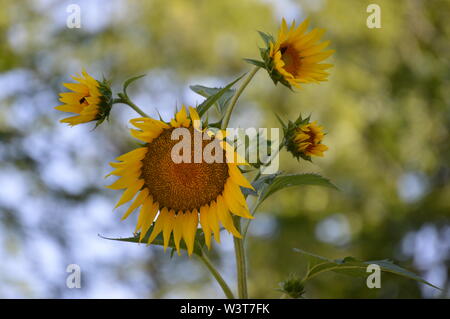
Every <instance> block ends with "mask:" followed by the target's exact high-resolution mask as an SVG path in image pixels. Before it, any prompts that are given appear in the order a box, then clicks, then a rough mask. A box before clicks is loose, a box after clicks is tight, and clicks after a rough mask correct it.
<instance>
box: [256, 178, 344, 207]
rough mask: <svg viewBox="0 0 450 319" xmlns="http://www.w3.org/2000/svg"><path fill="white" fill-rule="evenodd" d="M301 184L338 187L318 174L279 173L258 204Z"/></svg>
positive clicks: (262, 194)
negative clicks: (281, 191)
mask: <svg viewBox="0 0 450 319" xmlns="http://www.w3.org/2000/svg"><path fill="white" fill-rule="evenodd" d="M299 185H317V186H324V187H330V188H333V189H338V188H337V187H336V186H334V185H333V184H332V183H331V182H330V181H329V180H328V179H326V178H323V177H322V176H320V175H317V174H292V175H279V176H276V177H275V178H274V179H273V180H271V182H270V185H269V186H268V187H267V188H266V189H265V191H264V192H262V193H261V195H260V198H259V202H258V206H259V205H260V204H261V203H262V202H263V201H264V200H266V199H267V198H268V197H269V196H270V195H272V194H274V193H276V192H278V191H279V190H282V189H284V188H287V187H291V186H299Z"/></svg>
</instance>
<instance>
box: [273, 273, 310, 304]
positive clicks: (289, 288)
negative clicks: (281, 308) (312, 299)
mask: <svg viewBox="0 0 450 319" xmlns="http://www.w3.org/2000/svg"><path fill="white" fill-rule="evenodd" d="M279 290H280V291H281V292H283V293H284V294H285V295H287V296H288V297H290V298H293V299H300V298H303V294H304V293H305V287H304V286H303V283H302V280H301V279H300V278H298V277H297V276H295V275H290V276H289V278H288V279H286V280H285V281H282V282H280V289H279Z"/></svg>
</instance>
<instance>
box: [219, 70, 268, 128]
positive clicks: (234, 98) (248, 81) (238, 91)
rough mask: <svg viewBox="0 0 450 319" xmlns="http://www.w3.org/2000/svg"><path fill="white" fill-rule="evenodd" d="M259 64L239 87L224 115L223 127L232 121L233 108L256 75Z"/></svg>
mask: <svg viewBox="0 0 450 319" xmlns="http://www.w3.org/2000/svg"><path fill="white" fill-rule="evenodd" d="M258 70H259V66H255V67H254V68H253V70H252V71H251V72H250V73H249V74H248V75H247V77H246V78H245V80H244V82H242V84H241V86H240V87H239V88H238V89H237V91H236V93H235V94H234V95H233V98H232V99H231V101H230V104H229V105H228V108H227V112H226V113H225V116H224V117H223V121H222V125H221V129H226V128H227V127H228V123H229V122H230V118H231V113H233V109H234V107H235V105H236V103H237V101H238V99H239V97H240V96H241V94H242V92H244V90H245V88H246V87H247V85H248V84H249V83H250V81H251V80H252V79H253V77H254V76H255V74H256V72H258Z"/></svg>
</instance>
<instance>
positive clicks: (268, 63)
mask: <svg viewBox="0 0 450 319" xmlns="http://www.w3.org/2000/svg"><path fill="white" fill-rule="evenodd" d="M308 24H309V20H308V19H306V20H305V21H304V22H303V23H301V24H300V25H299V26H296V24H295V21H294V22H292V25H291V26H290V27H288V25H287V24H286V21H285V20H284V19H283V21H282V24H281V28H280V30H279V33H278V38H277V39H276V40H275V39H274V38H273V37H272V36H270V35H267V34H265V33H261V35H262V37H263V38H264V40H265V41H266V44H267V45H268V47H267V48H266V49H261V56H262V58H263V59H264V63H265V68H266V69H267V71H268V72H269V74H270V76H271V78H272V79H273V81H274V82H275V84H276V83H277V82H281V83H282V84H284V85H286V86H287V87H289V88H291V87H292V86H294V87H297V88H300V86H301V84H303V83H318V82H321V81H327V78H328V75H329V74H328V73H327V72H326V71H325V70H327V69H329V68H331V67H332V66H333V65H332V64H325V63H320V62H322V61H323V60H325V59H326V58H328V57H329V56H330V55H331V54H333V52H334V50H325V49H326V48H327V47H328V45H329V44H330V41H325V42H319V40H320V38H321V37H322V35H323V33H324V32H325V30H322V29H313V30H312V31H310V32H306V29H307V27H308Z"/></svg>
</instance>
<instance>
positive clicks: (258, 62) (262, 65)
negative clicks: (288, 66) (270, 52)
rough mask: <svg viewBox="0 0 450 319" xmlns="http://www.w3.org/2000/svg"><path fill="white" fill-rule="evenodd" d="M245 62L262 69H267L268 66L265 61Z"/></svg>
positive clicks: (246, 60) (248, 60) (250, 60)
mask: <svg viewBox="0 0 450 319" xmlns="http://www.w3.org/2000/svg"><path fill="white" fill-rule="evenodd" d="M244 61H245V62H247V63H250V64H253V65H256V66H259V67H260V68H264V69H265V68H266V64H265V63H264V62H263V61H258V60H253V59H244Z"/></svg>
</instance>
